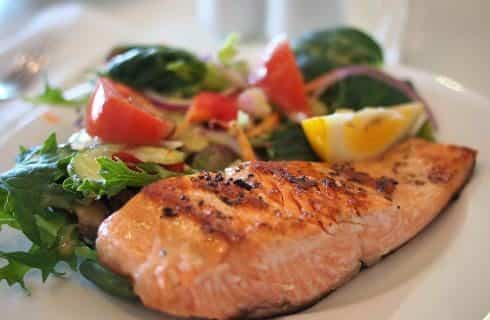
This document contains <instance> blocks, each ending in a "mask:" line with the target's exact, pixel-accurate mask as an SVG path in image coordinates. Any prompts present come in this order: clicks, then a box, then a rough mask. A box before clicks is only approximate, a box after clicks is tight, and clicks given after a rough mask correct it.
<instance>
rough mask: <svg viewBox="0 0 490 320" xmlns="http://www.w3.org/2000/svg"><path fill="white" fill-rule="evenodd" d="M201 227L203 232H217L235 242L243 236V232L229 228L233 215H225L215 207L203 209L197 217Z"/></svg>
mask: <svg viewBox="0 0 490 320" xmlns="http://www.w3.org/2000/svg"><path fill="white" fill-rule="evenodd" d="M198 220H199V223H200V225H201V229H202V230H203V231H204V232H205V233H210V234H217V235H219V236H222V237H224V238H225V239H226V240H228V241H230V242H237V241H240V240H241V239H243V238H244V234H243V233H241V232H236V231H234V230H233V229H232V228H230V223H231V222H232V220H233V217H231V216H227V215H225V214H224V213H223V212H221V211H219V210H217V209H210V210H205V211H204V214H203V215H200V216H199V217H198Z"/></svg>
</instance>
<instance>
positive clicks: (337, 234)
mask: <svg viewBox="0 0 490 320" xmlns="http://www.w3.org/2000/svg"><path fill="white" fill-rule="evenodd" d="M475 158H476V152H475V151H474V150H471V149H468V148H465V147H458V146H452V145H443V144H437V143H431V142H427V141H424V140H420V139H410V140H408V141H406V142H404V143H402V144H399V145H397V146H395V147H393V148H392V149H391V150H389V151H388V152H387V153H386V154H384V155H383V156H382V157H381V158H379V159H375V160H371V161H365V162H359V163H343V164H335V165H328V164H325V163H314V162H301V161H289V162H261V161H252V162H247V163H243V164H240V165H238V166H236V167H234V168H229V169H226V170H225V171H224V172H218V173H209V172H202V173H200V174H198V175H194V176H185V177H176V178H170V179H166V180H162V181H159V182H156V183H154V184H152V185H149V186H147V187H145V188H144V189H143V190H142V191H141V192H140V193H139V194H138V195H136V196H135V197H134V198H133V199H132V200H130V201H129V202H128V203H127V204H126V205H125V206H124V207H123V208H122V209H121V210H119V211H118V212H116V213H114V214H113V215H112V216H110V217H109V218H108V219H106V220H105V221H104V222H103V224H102V225H101V226H100V228H99V232H98V238H97V243H96V246H97V253H98V256H99V259H100V261H101V262H102V263H103V264H104V265H106V266H107V267H109V268H110V269H112V270H113V271H115V272H117V273H120V274H123V275H126V276H129V277H130V278H131V279H132V281H133V283H134V289H135V292H136V294H137V295H138V296H139V297H140V298H141V301H142V302H143V304H144V305H146V306H148V307H150V308H153V309H157V310H160V311H163V312H165V313H167V314H171V315H175V316H180V317H199V318H210V319H229V318H236V317H249V318H258V317H265V316H272V315H277V314H282V313H288V312H292V311H294V310H298V309H300V308H302V307H305V306H308V305H311V304H312V303H314V302H315V301H318V299H320V298H321V297H323V296H324V295H325V294H327V293H328V292H330V291H332V290H333V289H335V288H337V287H339V286H340V285H342V284H343V283H345V282H346V281H348V280H349V279H350V278H352V277H353V276H354V275H356V274H357V273H358V272H359V270H360V268H361V266H362V265H363V264H365V265H372V264H374V263H375V262H376V261H378V260H379V259H380V258H381V257H383V256H384V255H386V254H387V253H389V252H390V251H392V250H394V249H395V248H397V247H399V246H400V245H402V244H403V243H405V242H406V241H407V240H409V239H410V238H412V237H413V236H415V235H416V234H417V233H418V232H419V231H420V230H421V229H422V228H424V227H425V226H426V225H427V224H428V223H429V222H430V221H431V220H432V219H433V218H434V217H435V216H437V214H438V213H439V212H441V210H442V209H444V208H445V207H446V205H447V204H448V202H449V201H450V200H451V198H453V196H454V195H455V194H456V193H457V192H458V191H460V190H461V188H462V187H463V186H464V184H465V182H466V181H467V179H468V178H469V176H470V174H471V172H472V169H473V167H474V164H475Z"/></svg>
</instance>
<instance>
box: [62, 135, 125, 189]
mask: <svg viewBox="0 0 490 320" xmlns="http://www.w3.org/2000/svg"><path fill="white" fill-rule="evenodd" d="M121 149H122V147H121V146H120V145H115V144H104V145H99V146H97V147H94V148H90V149H86V150H84V151H80V152H79V153H77V154H76V155H75V156H74V157H73V159H71V161H70V164H69V165H68V173H69V174H70V176H73V175H75V176H77V177H79V178H80V179H89V180H93V181H103V178H102V177H101V175H100V174H99V172H100V165H99V163H98V162H97V158H99V157H108V158H110V157H111V156H112V155H113V154H114V153H115V152H117V151H119V150H121Z"/></svg>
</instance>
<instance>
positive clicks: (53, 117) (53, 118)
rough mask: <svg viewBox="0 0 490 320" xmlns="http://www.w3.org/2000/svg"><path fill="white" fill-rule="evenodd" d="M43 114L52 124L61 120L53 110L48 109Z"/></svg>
mask: <svg viewBox="0 0 490 320" xmlns="http://www.w3.org/2000/svg"><path fill="white" fill-rule="evenodd" d="M41 116H42V118H43V119H44V120H46V121H47V122H49V123H51V124H58V123H60V121H61V119H60V117H59V116H58V115H57V114H55V113H54V112H51V111H46V112H44V113H43V114H42V115H41Z"/></svg>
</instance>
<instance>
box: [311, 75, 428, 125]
mask: <svg viewBox="0 0 490 320" xmlns="http://www.w3.org/2000/svg"><path fill="white" fill-rule="evenodd" d="M357 75H364V76H368V77H371V78H373V79H376V80H380V81H383V82H384V83H386V84H388V85H390V86H392V87H393V88H396V89H398V90H400V91H401V92H402V93H404V94H405V95H406V96H407V97H409V98H410V99H412V100H414V101H419V102H420V103H422V104H423V105H424V108H425V110H426V112H427V116H428V117H429V121H430V122H431V124H432V126H433V128H434V129H437V122H436V119H435V117H434V114H433V112H432V110H431V109H430V107H429V105H428V103H427V102H426V101H425V99H424V98H422V97H421V96H420V95H419V94H418V93H417V92H416V91H415V90H414V89H413V88H412V87H410V86H409V85H408V84H407V83H405V82H403V81H401V80H399V79H397V78H394V77H392V76H391V75H389V74H387V73H386V72H383V71H381V70H379V69H376V68H373V67H368V66H349V67H344V68H338V69H334V70H332V71H330V72H328V73H326V74H324V75H322V76H319V77H317V78H315V79H313V80H312V81H310V82H309V83H307V84H306V92H307V93H310V92H311V93H312V95H313V97H315V98H318V97H319V96H320V95H321V94H322V93H323V92H324V91H325V90H327V89H328V88H330V87H332V86H333V85H334V84H336V83H337V82H339V81H341V80H343V79H345V78H348V77H351V76H357Z"/></svg>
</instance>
